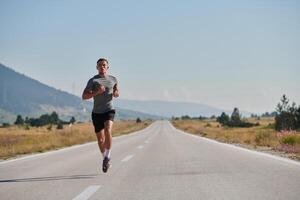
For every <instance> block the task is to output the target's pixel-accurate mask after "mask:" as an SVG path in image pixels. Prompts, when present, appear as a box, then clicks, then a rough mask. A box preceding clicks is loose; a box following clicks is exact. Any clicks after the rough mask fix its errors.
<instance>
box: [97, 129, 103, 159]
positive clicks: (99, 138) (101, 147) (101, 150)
mask: <svg viewBox="0 0 300 200" xmlns="http://www.w3.org/2000/svg"><path fill="white" fill-rule="evenodd" d="M96 135H97V140H98V146H99V150H100V152H101V154H102V155H103V157H104V151H105V134H104V129H102V130H101V131H99V132H98V133H96Z"/></svg>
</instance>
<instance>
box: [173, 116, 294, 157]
mask: <svg viewBox="0 0 300 200" xmlns="http://www.w3.org/2000/svg"><path fill="white" fill-rule="evenodd" d="M247 121H248V122H251V123H256V122H258V123H259V124H260V125H259V126H255V127H250V128H229V127H222V126H221V125H220V124H219V123H218V122H216V121H215V120H201V121H200V120H173V121H172V124H173V125H174V126H175V127H176V128H178V129H181V130H183V131H186V132H188V133H192V134H196V135H200V136H202V137H207V138H211V139H214V140H218V141H220V142H224V143H231V144H236V145H239V146H243V147H246V148H250V149H256V150H259V151H265V152H268V153H272V154H276V155H280V156H284V157H289V158H291V159H295V160H300V132H296V131H294V132H277V131H275V130H274V129H273V128H272V124H273V123H274V119H273V118H262V119H260V120H257V119H253V118H250V119H247Z"/></svg>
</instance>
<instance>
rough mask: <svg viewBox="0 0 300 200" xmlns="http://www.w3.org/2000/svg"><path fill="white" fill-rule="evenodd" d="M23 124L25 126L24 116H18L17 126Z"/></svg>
mask: <svg viewBox="0 0 300 200" xmlns="http://www.w3.org/2000/svg"><path fill="white" fill-rule="evenodd" d="M23 124H24V120H23V118H22V116H21V115H18V116H17V119H16V121H15V125H23Z"/></svg>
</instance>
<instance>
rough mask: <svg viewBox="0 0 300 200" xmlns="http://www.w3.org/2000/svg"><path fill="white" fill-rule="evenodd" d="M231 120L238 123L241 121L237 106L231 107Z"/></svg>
mask: <svg viewBox="0 0 300 200" xmlns="http://www.w3.org/2000/svg"><path fill="white" fill-rule="evenodd" d="M230 119H231V122H232V123H233V124H236V125H237V124H239V123H240V122H241V116H240V111H239V109H238V108H234V109H233V112H232V114H231V118H230Z"/></svg>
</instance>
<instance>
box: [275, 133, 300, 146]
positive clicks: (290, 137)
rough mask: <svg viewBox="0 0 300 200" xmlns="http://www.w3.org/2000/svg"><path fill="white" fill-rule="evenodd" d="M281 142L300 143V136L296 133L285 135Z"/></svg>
mask: <svg viewBox="0 0 300 200" xmlns="http://www.w3.org/2000/svg"><path fill="white" fill-rule="evenodd" d="M280 143H281V144H288V145H295V144H300V136H299V135H295V134H293V135H287V136H284V137H283V138H281V140H280Z"/></svg>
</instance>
